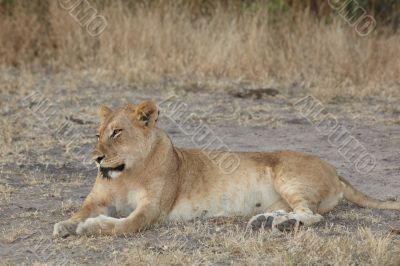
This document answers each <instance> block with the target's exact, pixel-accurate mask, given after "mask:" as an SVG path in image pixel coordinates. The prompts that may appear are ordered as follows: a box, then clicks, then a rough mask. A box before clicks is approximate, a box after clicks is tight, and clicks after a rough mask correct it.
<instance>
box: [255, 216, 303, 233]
mask: <svg viewBox="0 0 400 266" xmlns="http://www.w3.org/2000/svg"><path fill="white" fill-rule="evenodd" d="M302 225H303V223H302V222H301V221H299V219H296V216H295V215H293V214H292V213H286V212H284V211H276V212H272V213H264V214H259V215H256V216H254V217H253V218H251V220H250V221H249V224H248V226H249V227H250V228H251V229H252V230H253V231H258V230H260V229H271V230H273V231H280V232H290V231H293V230H297V228H298V227H299V226H302Z"/></svg>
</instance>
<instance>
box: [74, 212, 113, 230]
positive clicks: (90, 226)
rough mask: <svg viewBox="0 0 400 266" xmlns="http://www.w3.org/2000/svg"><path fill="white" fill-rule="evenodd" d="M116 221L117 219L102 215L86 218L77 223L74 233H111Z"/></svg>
mask: <svg viewBox="0 0 400 266" xmlns="http://www.w3.org/2000/svg"><path fill="white" fill-rule="evenodd" d="M117 222H118V219H115V218H112V217H107V216H104V215H100V216H97V217H95V218H88V219H87V220H86V221H85V222H82V223H79V224H78V227H77V228H76V233H77V234H78V235H100V234H113V233H114V229H115V226H116V223H117Z"/></svg>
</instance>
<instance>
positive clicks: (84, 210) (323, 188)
mask: <svg viewBox="0 0 400 266" xmlns="http://www.w3.org/2000/svg"><path fill="white" fill-rule="evenodd" d="M99 115H100V119H101V123H100V127H99V129H98V134H97V139H98V141H97V145H96V149H95V150H94V152H93V159H94V161H95V162H96V164H97V167H98V174H97V178H96V182H95V184H94V186H93V189H92V191H91V192H90V194H89V195H88V197H87V198H86V200H85V201H84V202H83V204H82V206H81V208H80V210H79V211H78V212H77V213H75V214H74V215H73V216H72V217H71V218H70V219H68V220H66V221H63V222H59V223H57V224H56V225H55V226H54V232H53V235H54V236H61V237H66V236H68V235H71V234H78V235H81V234H128V233H133V232H137V231H139V230H141V229H144V228H146V227H148V226H149V225H152V224H154V223H156V222H159V221H165V220H190V219H193V218H196V217H216V216H233V215H256V216H254V217H253V218H252V219H251V220H250V221H249V224H248V225H249V227H250V228H252V229H254V230H257V229H260V228H268V229H272V230H280V231H288V230H293V229H294V230H296V229H297V228H298V226H300V225H304V226H307V225H311V224H313V223H316V222H318V221H320V220H321V219H322V216H321V214H323V213H326V212H328V211H330V210H332V209H333V208H334V207H335V206H336V205H337V204H338V202H339V200H340V199H342V198H343V197H344V198H346V199H347V200H349V201H351V202H354V203H356V204H358V205H360V206H362V207H371V208H379V209H393V210H400V203H399V202H395V201H380V200H377V199H373V198H370V197H368V196H366V195H364V194H362V193H361V192H359V191H357V190H356V189H354V188H353V187H352V186H351V185H350V184H349V183H348V182H347V181H345V180H344V179H343V178H341V177H340V176H338V174H337V173H336V170H335V168H334V167H333V166H331V165H330V164H328V163H326V162H324V161H322V160H320V159H318V158H316V157H314V156H311V155H307V154H303V153H299V152H294V151H278V152H271V153H261V152H241V153H235V155H236V156H237V157H238V158H239V159H240V164H239V165H238V167H237V168H236V169H235V170H234V171H232V172H231V173H227V172H226V171H222V170H221V168H220V167H219V166H218V165H217V164H215V163H214V162H213V161H212V159H210V156H207V154H206V153H205V152H204V151H200V150H187V149H180V148H177V147H175V146H173V144H172V142H171V140H170V138H169V137H168V136H167V134H166V133H165V132H164V131H163V130H162V129H159V128H157V127H156V122H157V118H158V115H159V113H158V108H157V106H156V104H155V103H154V102H151V101H145V102H142V103H141V104H139V105H137V106H134V105H132V104H128V105H126V106H124V107H121V108H119V109H118V110H116V111H114V112H112V111H111V110H110V109H109V108H107V107H102V108H101V109H100V112H99ZM223 153H224V151H217V152H215V153H214V156H215V155H217V156H218V155H222V154H223Z"/></svg>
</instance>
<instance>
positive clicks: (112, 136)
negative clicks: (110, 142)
mask: <svg viewBox="0 0 400 266" xmlns="http://www.w3.org/2000/svg"><path fill="white" fill-rule="evenodd" d="M121 132H122V129H114V130H113V132H112V134H111V136H110V138H113V139H115V138H117V137H118V136H119V135H120V134H121Z"/></svg>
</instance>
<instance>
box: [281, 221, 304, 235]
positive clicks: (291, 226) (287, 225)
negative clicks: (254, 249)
mask: <svg viewBox="0 0 400 266" xmlns="http://www.w3.org/2000/svg"><path fill="white" fill-rule="evenodd" d="M302 225H303V223H302V222H300V221H298V220H296V219H289V220H286V221H284V222H281V223H279V224H277V225H276V226H275V227H276V228H277V229H278V230H279V231H281V232H291V231H294V230H296V229H297V228H298V227H299V226H302Z"/></svg>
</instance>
